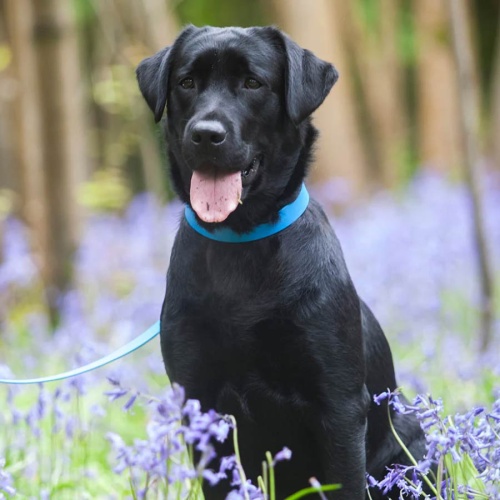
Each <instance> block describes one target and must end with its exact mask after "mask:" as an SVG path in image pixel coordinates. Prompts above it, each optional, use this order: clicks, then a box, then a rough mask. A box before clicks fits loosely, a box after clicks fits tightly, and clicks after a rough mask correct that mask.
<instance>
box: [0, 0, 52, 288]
mask: <svg viewBox="0 0 500 500" xmlns="http://www.w3.org/2000/svg"><path fill="white" fill-rule="evenodd" d="M6 15H7V19H8V26H9V31H10V33H9V38H10V42H11V47H12V52H13V74H14V80H15V98H14V102H13V105H12V116H13V122H14V129H13V139H14V144H15V145H14V163H15V165H16V170H17V174H18V180H19V182H18V183H19V189H20V196H19V205H20V207H19V208H20V213H21V216H22V218H23V219H24V221H25V223H26V224H27V225H28V227H29V228H30V240H31V241H30V243H31V247H32V249H33V251H34V255H35V261H36V263H37V266H38V268H39V270H40V273H41V275H42V278H43V279H44V281H45V282H49V276H50V273H49V267H50V261H51V258H50V254H49V248H48V241H49V235H48V220H47V204H46V198H45V196H44V179H43V172H44V171H43V168H42V137H41V129H42V127H41V117H40V107H39V102H40V99H39V95H38V84H37V76H38V75H37V71H36V53H35V48H34V45H33V11H32V8H31V1H30V0H7V2H6Z"/></svg>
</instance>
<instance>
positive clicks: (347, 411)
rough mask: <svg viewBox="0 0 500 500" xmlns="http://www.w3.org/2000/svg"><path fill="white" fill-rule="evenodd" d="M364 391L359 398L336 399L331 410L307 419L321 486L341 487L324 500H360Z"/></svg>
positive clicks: (362, 489)
mask: <svg viewBox="0 0 500 500" xmlns="http://www.w3.org/2000/svg"><path fill="white" fill-rule="evenodd" d="M367 399H368V394H367V392H366V390H363V393H362V394H360V395H353V396H344V397H343V398H337V399H336V401H335V406H329V407H328V408H326V409H323V410H320V411H317V412H315V413H314V415H312V416H311V418H310V424H311V428H312V431H313V435H314V437H315V440H316V449H317V450H318V456H319V458H320V460H321V465H322V473H323V477H321V478H318V479H320V480H321V482H322V484H325V485H326V484H341V486H342V487H341V489H340V490H338V491H335V492H332V493H328V494H327V495H326V496H327V497H328V498H331V499H332V500H364V498H365V483H366V479H365V471H366V456H365V454H366V450H365V435H366V406H367Z"/></svg>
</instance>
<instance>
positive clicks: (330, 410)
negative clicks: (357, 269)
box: [137, 26, 424, 500]
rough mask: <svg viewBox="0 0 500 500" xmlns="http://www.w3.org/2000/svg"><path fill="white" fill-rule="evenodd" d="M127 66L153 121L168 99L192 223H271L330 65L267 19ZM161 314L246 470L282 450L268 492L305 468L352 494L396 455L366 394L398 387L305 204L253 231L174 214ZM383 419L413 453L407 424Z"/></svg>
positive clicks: (189, 384) (173, 151)
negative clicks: (222, 416)
mask: <svg viewBox="0 0 500 500" xmlns="http://www.w3.org/2000/svg"><path fill="white" fill-rule="evenodd" d="M137 76H138V80H139V86H140V89H141V91H142V93H143V95H144V97H145V99H146V101H147V103H148V105H149V107H150V108H151V109H152V110H153V112H154V114H155V118H156V121H157V122H158V121H159V120H160V119H161V118H162V115H163V111H164V109H165V106H166V107H167V120H166V122H165V134H166V139H167V142H168V152H169V159H170V166H171V175H172V180H173V183H174V186H175V189H176V191H177V193H178V195H179V196H180V198H181V200H182V201H183V202H184V203H186V204H188V205H189V206H191V207H192V209H193V210H194V211H195V212H196V214H197V215H196V218H197V222H198V224H199V225H200V226H201V227H203V228H205V229H206V230H208V231H209V232H210V231H214V230H215V229H220V228H230V229H232V230H233V231H234V232H235V233H237V234H242V233H248V232H249V231H252V230H253V229H254V228H255V227H256V226H257V225H260V224H264V223H274V222H276V220H277V219H278V211H279V210H280V209H281V208H282V207H285V206H287V205H288V204H290V203H291V202H293V201H294V200H295V199H296V197H297V196H298V193H299V191H300V189H301V186H302V182H303V179H304V178H305V176H306V173H307V168H308V164H309V162H310V160H311V148H312V146H313V143H314V141H315V139H316V135H317V132H316V130H315V129H314V127H313V126H312V125H311V120H310V115H311V113H312V112H313V111H314V110H315V109H316V108H317V107H318V106H319V105H320V104H321V103H322V102H323V100H324V99H325V97H326V96H327V95H328V93H329V91H330V89H331V87H332V86H333V84H334V83H335V81H336V80H337V77H338V75H337V72H336V70H335V69H334V68H333V66H332V65H331V64H329V63H327V62H324V61H322V60H320V59H318V58H317V57H315V56H314V55H313V54H312V53H311V52H309V51H307V50H303V49H302V48H300V47H299V46H298V45H296V44H295V43H294V42H293V41H291V40H290V39H289V38H288V37H287V36H286V35H284V34H283V33H282V32H280V31H279V30H278V29H276V28H273V27H264V28H249V29H241V28H226V29H220V28H209V27H205V28H195V27H193V26H189V27H188V28H186V29H185V30H184V31H182V33H181V34H180V36H179V37H178V38H177V40H176V41H175V43H174V44H173V45H172V46H171V47H167V48H165V49H163V50H161V51H160V52H158V53H157V54H156V55H154V56H152V57H150V58H148V59H146V60H144V61H143V62H142V63H141V64H140V66H139V67H138V69H137ZM161 325H162V327H161V344H162V354H163V358H164V361H165V365H166V368H167V372H168V375H169V377H170V379H171V380H172V381H175V382H178V383H179V384H181V385H183V386H184V388H185V390H186V394H187V396H188V397H189V398H196V399H199V400H200V401H201V404H202V406H203V407H204V408H205V409H209V408H215V409H216V410H218V411H219V412H221V413H230V414H233V415H235V416H236V419H237V422H238V428H239V433H240V447H241V452H242V460H243V465H244V468H245V470H246V473H247V475H248V477H250V478H252V479H253V480H254V481H255V479H256V477H257V476H258V475H259V474H260V471H261V462H262V460H263V459H264V456H265V452H266V451H267V450H269V451H271V452H272V453H273V454H274V453H276V452H277V451H278V450H281V449H282V448H283V447H284V446H287V447H289V448H290V449H291V450H292V451H293V457H292V460H290V461H289V462H286V463H283V464H280V465H279V466H278V468H277V498H279V499H282V498H285V497H286V496H287V495H289V494H291V493H293V492H295V491H297V490H299V489H301V488H304V487H307V486H308V479H309V478H310V477H312V476H314V477H316V478H318V480H319V481H320V482H321V483H323V484H329V483H341V484H342V489H341V490H339V491H338V492H335V493H332V494H331V498H338V499H345V500H361V499H364V498H365V484H366V480H365V472H366V471H368V472H369V473H370V474H372V475H373V476H375V477H377V478H380V477H382V476H383V475H384V471H385V467H386V466H388V465H391V464H393V463H407V459H406V456H405V454H404V453H403V452H402V450H401V448H400V447H399V446H398V445H397V443H396V441H395V439H394V437H393V435H392V433H391V430H390V428H389V421H388V417H387V407H386V405H381V406H376V405H375V404H374V403H373V402H372V401H371V399H372V396H373V395H374V394H378V393H381V392H383V391H385V390H387V388H389V389H395V388H396V380H395V376H394V368H393V362H392V356H391V351H390V349H389V345H388V343H387V341H386V339H385V336H384V334H383V332H382V330H381V328H380V326H379V324H378V322H377V320H376V319H375V318H374V316H373V314H372V313H371V311H370V310H369V309H368V307H367V306H366V304H364V303H363V302H362V300H360V298H359V297H358V295H357V293H356V290H355V288H354V286H353V284H352V282H351V279H350V277H349V273H348V271H347V269H346V266H345V263H344V258H343V256H342V250H341V248H340V245H339V242H338V240H337V238H336V236H335V234H334V232H333V230H332V228H331V227H330V225H329V223H328V220H327V218H326V217H325V215H324V213H323V211H322V209H321V208H320V206H319V205H318V204H317V203H316V202H314V201H311V202H310V203H309V205H308V208H307V210H306V211H305V213H304V214H303V215H302V216H301V217H300V218H298V220H296V222H294V223H293V224H292V225H290V226H289V227H288V228H287V229H285V230H283V231H281V232H279V233H278V234H276V235H273V236H270V237H267V238H265V239H260V240H258V241H254V242H249V243H224V242H219V241H212V240H211V239H209V238H206V237H204V236H202V235H200V234H198V233H197V232H196V231H195V230H193V228H192V227H190V226H189V225H188V223H187V222H186V220H183V221H182V222H181V226H180V229H179V231H178V233H177V237H176V240H175V244H174V248H173V251H172V257H171V261H170V268H169V271H168V287H167V292H166V297H165V302H164V306H163V311H162V315H161ZM392 419H393V421H394V424H395V426H396V429H397V430H398V432H399V434H400V436H401V437H402V439H403V440H404V442H405V443H406V445H407V447H408V448H409V449H410V451H411V452H412V453H413V454H414V455H415V456H416V457H418V458H420V457H421V456H422V455H423V453H424V440H423V435H422V433H421V431H420V428H419V425H418V423H417V422H416V421H415V420H414V419H413V417H403V416H401V415H396V414H393V415H392ZM230 452H231V449H230V448H228V445H226V446H223V447H222V449H221V450H220V453H222V454H224V453H227V454H229V453H230ZM214 466H215V464H214ZM226 488H227V484H225V485H222V486H219V487H216V488H214V489H211V488H208V487H206V488H205V497H206V498H207V499H212V498H215V499H222V498H224V496H225V492H226V491H227V489H226ZM392 494H393V495H397V492H393V493H392ZM372 495H373V497H374V498H380V497H378V496H377V493H376V492H373V494H372Z"/></svg>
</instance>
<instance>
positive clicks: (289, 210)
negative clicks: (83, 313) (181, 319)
mask: <svg viewBox="0 0 500 500" xmlns="http://www.w3.org/2000/svg"><path fill="white" fill-rule="evenodd" d="M308 204H309V193H308V192H307V189H306V186H305V185H304V184H302V188H301V190H300V193H299V195H298V196H297V198H296V199H295V200H294V201H292V203H290V204H288V205H286V206H284V207H283V208H282V209H281V210H280V211H279V214H278V215H279V218H278V221H277V222H276V223H274V224H261V225H259V226H256V227H255V228H254V229H253V230H252V231H251V232H249V233H243V234H240V233H236V232H235V231H232V230H231V229H228V228H220V229H216V230H215V231H213V232H209V231H207V230H206V229H204V228H203V227H201V226H200V225H199V224H198V222H197V220H196V216H195V214H194V212H193V210H192V209H191V208H190V207H188V206H187V205H186V209H185V211H184V214H185V217H186V220H187V222H188V223H189V225H190V226H191V227H192V228H193V229H194V230H195V231H196V232H197V233H199V234H201V235H203V236H205V237H206V238H210V239H211V240H215V241H221V242H223V243H247V242H249V241H256V240H261V239H263V238H267V237H268V236H272V235H273V234H276V233H279V232H280V231H283V229H286V228H287V227H288V226H290V225H292V224H293V223H294V222H295V221H296V220H297V219H298V218H299V217H300V216H301V215H302V214H303V213H304V212H305V211H306V208H307V206H308ZM159 333H160V322H159V321H157V322H156V323H155V324H154V325H153V326H150V327H149V328H148V329H147V330H146V331H145V332H144V333H141V334H140V335H139V336H138V337H136V338H135V339H133V340H131V341H130V342H129V343H128V344H125V345H124V346H122V347H120V348H119V349H117V350H116V351H115V352H113V353H111V354H108V355H107V356H104V357H103V358H101V359H98V360H97V361H94V362H92V363H89V364H88V365H85V366H82V367H80V368H75V369H74V370H70V371H67V372H63V373H59V374H57V375H52V376H50V377H40V378H28V379H7V378H0V384H17V385H21V384H41V383H44V382H55V381H56V380H62V379H65V378H70V377H76V376H77V375H82V374H83V373H87V372H90V371H92V370H96V369H97V368H101V366H104V365H107V364H109V363H112V362H113V361H116V360H117V359H120V358H123V357H124V356H126V355H127V354H130V353H131V352H134V351H135V350H137V349H139V347H142V346H143V345H144V344H147V343H148V342H149V341H150V340H152V339H154V338H155V337H156V336H157V335H158V334H159Z"/></svg>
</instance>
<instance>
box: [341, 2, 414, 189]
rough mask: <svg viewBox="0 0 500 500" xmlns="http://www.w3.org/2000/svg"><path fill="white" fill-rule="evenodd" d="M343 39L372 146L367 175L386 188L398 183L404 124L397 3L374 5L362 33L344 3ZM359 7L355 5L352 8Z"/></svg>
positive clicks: (353, 10) (404, 143)
mask: <svg viewBox="0 0 500 500" xmlns="http://www.w3.org/2000/svg"><path fill="white" fill-rule="evenodd" d="M342 5H343V8H344V10H345V15H344V16H343V19H344V20H345V22H344V27H345V29H346V31H348V32H346V34H345V37H346V39H347V40H348V43H349V48H350V51H351V54H352V56H351V57H352V58H353V60H354V63H355V65H356V67H357V72H358V74H359V80H360V84H361V88H362V91H363V94H364V96H365V100H366V107H367V115H368V116H367V119H368V122H369V127H370V130H369V135H370V137H368V138H367V139H369V140H370V141H371V144H372V145H373V147H372V149H373V151H374V153H375V154H374V158H373V159H371V161H370V163H371V167H372V170H375V172H374V173H376V179H374V180H375V181H377V182H378V183H380V184H383V185H385V186H386V187H395V186H397V185H398V184H399V182H400V180H401V178H402V177H403V173H404V170H403V168H402V159H403V157H404V153H405V152H406V151H407V149H408V147H409V144H408V123H407V113H408V108H407V106H406V101H405V96H404V95H403V93H404V74H403V66H402V62H401V60H400V56H399V54H398V40H397V37H398V32H397V29H398V25H399V16H400V14H401V12H400V7H401V2H400V1H399V0H383V1H382V2H380V3H379V4H378V9H379V12H378V19H377V21H376V25H375V26H371V27H367V26H366V25H365V23H363V22H362V19H361V18H360V16H359V14H358V15H356V3H353V2H344V3H343V4H342ZM358 7H359V5H358Z"/></svg>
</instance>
